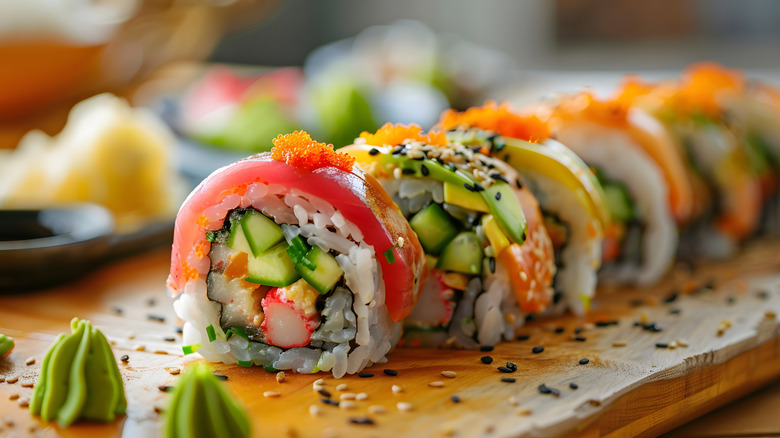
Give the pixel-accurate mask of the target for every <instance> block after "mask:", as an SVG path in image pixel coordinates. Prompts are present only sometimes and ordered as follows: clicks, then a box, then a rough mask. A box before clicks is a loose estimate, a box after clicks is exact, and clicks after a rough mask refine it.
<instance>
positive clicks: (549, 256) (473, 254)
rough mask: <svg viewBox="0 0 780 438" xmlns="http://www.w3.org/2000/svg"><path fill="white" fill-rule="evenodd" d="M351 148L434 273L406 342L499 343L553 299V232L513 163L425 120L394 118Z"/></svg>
mask: <svg viewBox="0 0 780 438" xmlns="http://www.w3.org/2000/svg"><path fill="white" fill-rule="evenodd" d="M341 150H343V151H345V152H347V153H349V154H350V155H351V156H353V157H355V158H356V159H357V163H358V164H359V165H360V166H362V168H363V169H365V171H366V172H367V173H369V174H371V175H373V176H375V177H376V178H377V179H378V180H379V182H380V183H381V184H382V186H383V187H384V188H385V189H386V190H387V192H388V193H389V194H390V196H391V197H392V198H393V200H394V201H395V202H396V204H398V206H399V207H400V209H401V211H402V213H403V215H404V216H405V217H406V218H407V219H408V220H409V223H410V224H411V227H412V229H413V230H414V231H415V232H416V233H417V236H418V237H419V239H420V243H421V244H422V246H423V249H424V250H425V256H426V260H427V264H428V268H429V273H428V276H427V279H426V281H425V287H424V289H423V291H422V293H421V296H420V301H419V302H418V304H417V306H416V307H415V308H414V310H413V312H412V313H411V315H409V316H408V317H407V318H406V320H405V323H404V328H405V334H404V341H405V343H406V345H410V346H417V345H419V346H427V347H432V346H444V345H452V346H457V347H463V348H476V347H478V346H479V345H493V344H495V343H497V342H499V341H500V340H501V339H502V338H503V339H507V340H509V339H512V338H513V336H514V333H515V329H516V328H517V327H520V326H521V325H522V324H523V323H524V321H525V317H526V315H527V314H529V313H538V312H542V311H543V310H545V308H547V307H548V306H549V305H550V303H551V301H552V297H553V291H552V281H553V277H554V276H555V262H554V253H553V251H554V250H553V245H552V241H551V239H550V236H549V234H548V233H547V229H546V228H545V226H544V219H543V216H542V214H541V212H540V210H539V205H538V203H537V201H536V199H535V198H534V196H533V194H532V193H531V192H530V190H528V188H527V187H526V186H525V185H524V184H523V183H522V181H521V180H520V179H519V177H518V175H517V173H516V172H515V171H514V169H512V168H511V167H509V166H508V165H506V163H504V162H502V161H500V160H496V159H494V158H491V157H488V156H486V155H483V154H481V153H479V152H474V151H473V150H472V149H470V148H468V147H466V146H464V145H461V144H458V143H452V142H449V141H448V140H447V137H446V135H445V134H444V133H441V132H431V133H427V134H426V133H424V132H422V130H421V129H420V128H419V127H418V126H415V125H410V126H404V125H391V124H387V125H385V126H383V127H382V128H380V129H379V130H378V131H377V132H376V133H373V134H371V133H367V132H364V133H363V134H361V136H360V138H359V139H357V140H356V141H355V144H353V145H351V146H347V147H346V148H344V149H341Z"/></svg>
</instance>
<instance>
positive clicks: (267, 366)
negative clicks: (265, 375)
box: [263, 365, 279, 373]
mask: <svg viewBox="0 0 780 438" xmlns="http://www.w3.org/2000/svg"><path fill="white" fill-rule="evenodd" d="M263 369H264V370H266V371H268V372H269V373H278V372H279V370H277V369H276V368H274V367H272V366H271V365H263Z"/></svg>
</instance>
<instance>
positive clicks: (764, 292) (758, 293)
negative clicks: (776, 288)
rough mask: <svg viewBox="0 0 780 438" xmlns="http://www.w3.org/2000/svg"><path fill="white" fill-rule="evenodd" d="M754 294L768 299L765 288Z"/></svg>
mask: <svg viewBox="0 0 780 438" xmlns="http://www.w3.org/2000/svg"><path fill="white" fill-rule="evenodd" d="M756 296H757V297H758V298H759V299H762V300H768V299H769V292H767V291H765V290H760V291H758V292H756Z"/></svg>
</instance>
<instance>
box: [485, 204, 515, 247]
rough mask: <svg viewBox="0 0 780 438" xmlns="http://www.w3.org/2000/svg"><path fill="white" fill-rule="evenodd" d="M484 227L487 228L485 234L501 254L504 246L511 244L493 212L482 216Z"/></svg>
mask: <svg viewBox="0 0 780 438" xmlns="http://www.w3.org/2000/svg"><path fill="white" fill-rule="evenodd" d="M482 228H483V229H484V230H485V236H486V237H487V239H488V242H490V245H491V246H492V247H493V251H494V252H495V253H496V254H499V253H500V252H501V251H503V250H504V248H506V247H507V246H509V243H510V242H509V239H508V238H507V237H506V235H505V234H504V232H503V231H502V230H501V226H499V225H498V222H496V220H495V219H493V215H492V214H488V215H485V216H482Z"/></svg>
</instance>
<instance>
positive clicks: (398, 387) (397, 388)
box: [391, 385, 404, 394]
mask: <svg viewBox="0 0 780 438" xmlns="http://www.w3.org/2000/svg"><path fill="white" fill-rule="evenodd" d="M391 389H392V391H393V394H399V393H401V392H403V391H404V389H403V388H401V387H400V386H398V385H393V386H392V388H391Z"/></svg>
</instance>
